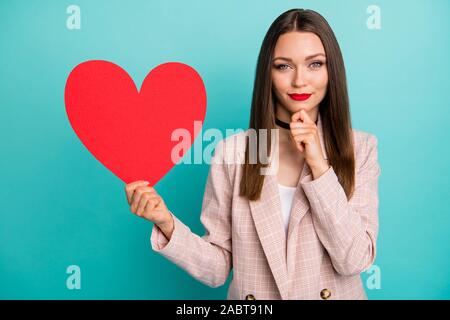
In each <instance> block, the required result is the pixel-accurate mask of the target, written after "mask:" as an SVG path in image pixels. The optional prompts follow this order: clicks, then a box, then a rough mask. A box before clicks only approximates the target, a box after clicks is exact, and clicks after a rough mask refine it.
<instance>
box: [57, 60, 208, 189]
mask: <svg viewBox="0 0 450 320" xmlns="http://www.w3.org/2000/svg"><path fill="white" fill-rule="evenodd" d="M64 99H65V105H66V112H67V116H68V118H69V121H70V124H71V125H72V128H73V130H74V131H75V133H76V134H77V136H78V137H79V138H80V140H81V142H82V143H83V144H84V146H85V147H86V148H87V149H88V150H89V151H90V152H91V153H92V154H93V155H94V157H95V158H96V159H97V160H98V161H100V162H101V163H102V164H103V165H104V166H105V167H106V168H108V169H109V170H111V172H113V173H114V174H115V175H116V176H118V177H119V178H120V179H121V180H123V181H124V182H125V183H130V182H132V181H136V180H146V181H149V182H150V185H154V184H156V183H157V182H158V181H159V180H160V179H161V178H162V177H163V176H164V175H165V174H166V173H167V172H168V171H169V170H170V169H171V168H172V167H173V166H174V165H175V164H176V162H177V161H178V160H179V159H181V157H182V156H183V155H184V153H183V150H182V151H181V152H182V154H180V155H179V157H178V159H176V161H173V160H172V148H173V146H174V145H175V144H177V143H179V141H175V142H174V141H172V139H171V135H172V133H173V131H174V130H176V129H180V128H183V129H185V130H187V131H188V132H189V133H190V137H191V142H190V143H189V146H191V145H192V143H193V142H194V140H195V137H196V136H197V134H198V133H199V131H200V130H197V132H194V121H201V123H203V120H204V117H205V113H206V91H205V86H204V84H203V81H202V79H201V77H200V75H199V74H198V73H197V72H196V71H195V70H194V69H193V68H192V67H190V66H188V65H186V64H183V63H179V62H168V63H164V64H161V65H159V66H157V67H156V68H154V69H153V70H151V71H150V72H149V73H148V75H147V76H146V77H145V79H144V82H143V83H142V87H141V90H140V92H139V91H138V89H137V88H136V85H135V83H134V81H133V79H132V78H131V77H130V76H129V75H128V73H127V72H126V71H125V70H123V69H122V68H121V67H119V66H118V65H116V64H114V63H112V62H108V61H102V60H91V61H86V62H83V63H80V64H79V65H77V66H76V67H75V68H74V69H73V70H72V72H71V73H70V74H69V77H68V78H67V82H66V88H65V92H64ZM185 151H187V150H185Z"/></svg>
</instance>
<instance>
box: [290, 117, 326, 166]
mask: <svg viewBox="0 0 450 320" xmlns="http://www.w3.org/2000/svg"><path fill="white" fill-rule="evenodd" d="M290 127H291V131H290V134H291V137H292V138H293V139H294V141H295V143H296V147H297V149H298V150H299V151H300V152H301V153H302V154H304V157H305V161H306V162H307V163H308V165H309V166H310V167H311V169H312V170H313V172H314V169H316V168H317V169H318V171H326V169H328V163H327V161H326V160H325V158H324V156H323V152H322V147H321V144H320V138H319V133H318V128H317V125H316V124H315V122H314V121H312V120H311V118H310V117H309V115H308V114H307V113H306V111H305V110H300V111H299V112H296V113H294V114H293V115H292V117H291V123H290Z"/></svg>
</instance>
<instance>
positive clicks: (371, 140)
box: [352, 129, 378, 150]
mask: <svg viewBox="0 0 450 320" xmlns="http://www.w3.org/2000/svg"><path fill="white" fill-rule="evenodd" d="M352 131H353V143H354V144H353V145H354V147H355V149H356V150H358V149H366V148H367V147H376V146H377V144H378V138H377V137H376V135H375V134H374V133H371V132H367V131H362V130H359V129H352Z"/></svg>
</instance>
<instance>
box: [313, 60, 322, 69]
mask: <svg viewBox="0 0 450 320" xmlns="http://www.w3.org/2000/svg"><path fill="white" fill-rule="evenodd" d="M322 65H323V62H322V61H314V62H313V63H311V64H310V66H313V69H319V68H320V67H321V66H322Z"/></svg>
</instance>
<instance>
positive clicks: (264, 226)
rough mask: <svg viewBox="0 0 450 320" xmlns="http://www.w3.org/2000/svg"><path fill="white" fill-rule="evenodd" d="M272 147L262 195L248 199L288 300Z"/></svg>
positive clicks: (275, 273) (282, 224)
mask: <svg viewBox="0 0 450 320" xmlns="http://www.w3.org/2000/svg"><path fill="white" fill-rule="evenodd" d="M275 136H276V137H275V140H276V142H275V143H276V144H278V136H277V135H275ZM272 150H276V153H275V154H271V155H270V156H269V161H270V163H269V168H268V171H267V172H266V173H265V177H264V183H263V187H262V191H261V198H260V199H259V200H258V201H249V203H250V211H251V214H252V217H253V221H254V222H255V227H256V231H257V233H258V237H259V239H260V241H261V245H262V247H263V250H264V253H265V255H266V258H267V261H268V263H269V266H270V269H271V270H272V274H273V276H274V278H275V282H276V284H277V286H278V290H279V291H280V295H281V299H283V300H287V297H288V275H287V261H286V233H285V229H284V223H283V217H282V215H281V214H282V212H281V201H280V196H279V191H278V179H277V173H278V164H279V157H278V148H273V149H272Z"/></svg>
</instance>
